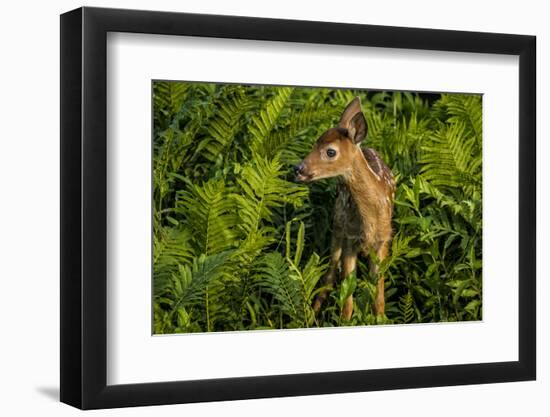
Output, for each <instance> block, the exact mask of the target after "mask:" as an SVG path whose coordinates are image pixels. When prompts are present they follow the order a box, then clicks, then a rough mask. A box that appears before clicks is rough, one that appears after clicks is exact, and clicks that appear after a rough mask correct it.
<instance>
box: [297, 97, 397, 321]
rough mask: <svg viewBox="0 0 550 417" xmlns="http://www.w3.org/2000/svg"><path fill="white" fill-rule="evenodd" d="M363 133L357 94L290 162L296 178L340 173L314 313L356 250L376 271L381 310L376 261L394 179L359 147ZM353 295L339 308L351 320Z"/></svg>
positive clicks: (385, 234)
mask: <svg viewBox="0 0 550 417" xmlns="http://www.w3.org/2000/svg"><path fill="white" fill-rule="evenodd" d="M366 136H367V120H366V119H365V116H364V115H363V112H362V110H361V102H360V100H359V97H356V98H355V99H353V101H351V103H349V104H348V106H347V107H346V109H345V110H344V112H343V113H342V116H341V118H340V122H339V123H338V126H337V127H333V128H330V129H328V130H327V131H326V132H324V133H323V134H322V135H321V137H320V138H319V139H318V140H317V143H316V144H315V146H314V148H313V150H312V151H311V153H310V154H309V155H307V156H306V157H305V159H304V160H303V161H302V162H301V163H300V164H299V165H296V166H295V167H294V171H295V174H296V180H297V181H301V182H310V181H316V180H319V179H322V178H329V177H340V178H341V181H340V183H339V185H338V195H337V197H336V203H335V206H334V218H333V230H332V243H331V259H330V266H329V269H328V271H327V273H326V275H325V277H324V284H325V289H323V290H322V291H321V292H319V294H318V295H317V297H316V299H315V301H314V304H313V309H314V311H315V313H318V312H319V310H320V309H321V305H322V304H323V302H324V301H325V300H326V298H327V297H328V292H329V290H330V289H331V288H332V286H333V284H334V282H335V279H336V276H337V275H338V273H340V279H343V278H345V277H346V276H348V275H349V274H350V273H351V272H353V271H354V270H355V268H356V263H357V255H358V254H359V253H363V255H365V256H367V257H369V258H370V256H371V254H374V255H376V258H377V260H376V259H371V262H370V269H371V271H372V272H373V273H374V274H375V276H377V280H378V281H377V295H376V299H375V303H374V313H375V314H376V315H383V314H384V306H385V301H384V277H383V276H381V275H380V273H379V271H378V264H379V262H380V261H382V260H383V259H384V258H386V257H387V256H388V252H389V245H390V242H391V237H392V226H391V220H392V213H393V200H394V196H395V180H394V178H393V175H392V172H391V170H390V169H389V168H388V167H387V165H386V164H385V163H384V161H382V159H381V158H380V156H379V155H378V153H377V152H376V151H375V150H374V149H369V148H367V149H362V148H360V144H361V142H362V141H363V139H365V137H366ZM352 313H353V296H352V295H350V296H349V297H348V298H347V299H346V301H345V304H344V307H343V309H342V311H341V315H342V318H344V319H345V320H350V319H351V315H352Z"/></svg>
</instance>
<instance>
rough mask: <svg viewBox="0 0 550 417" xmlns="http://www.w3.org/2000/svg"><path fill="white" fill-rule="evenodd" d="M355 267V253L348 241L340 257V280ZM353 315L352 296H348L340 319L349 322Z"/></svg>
mask: <svg viewBox="0 0 550 417" xmlns="http://www.w3.org/2000/svg"><path fill="white" fill-rule="evenodd" d="M356 265H357V251H355V250H354V249H353V246H352V244H351V242H350V241H349V240H348V241H347V242H346V245H345V249H344V252H343V255H342V279H345V278H346V277H347V276H348V275H349V274H351V273H352V272H353V271H355V267H356ZM352 314H353V295H350V296H348V298H346V301H345V302H344V306H343V308H342V313H341V315H342V318H343V319H344V320H350V319H351V315H352Z"/></svg>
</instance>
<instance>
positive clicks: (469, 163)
mask: <svg viewBox="0 0 550 417" xmlns="http://www.w3.org/2000/svg"><path fill="white" fill-rule="evenodd" d="M356 95H359V96H360V97H361V100H362V103H363V108H364V112H365V115H366V117H367V120H368V125H369V132H368V137H367V139H366V141H365V146H368V147H373V148H375V149H377V150H378V151H379V152H380V153H381V155H382V157H383V159H384V160H385V161H386V162H387V164H388V165H389V166H390V167H391V168H392V170H393V172H394V174H395V175H396V178H397V182H398V184H397V191H396V202H395V209H394V221H393V225H394V238H393V241H392V245H391V246H392V247H391V252H390V256H389V257H388V258H387V259H386V260H385V261H384V262H382V263H380V265H379V268H380V270H381V271H382V272H383V273H384V275H385V277H386V316H385V317H376V316H375V315H373V313H372V308H373V304H374V300H375V297H376V277H374V276H372V274H371V273H370V272H369V269H368V268H367V263H368V260H367V259H364V258H360V259H359V263H358V269H357V271H356V272H354V273H352V274H350V275H349V276H348V277H346V278H345V279H344V280H343V281H342V282H341V283H339V284H338V285H337V287H336V288H335V290H334V291H332V292H331V294H330V297H329V299H328V300H327V302H326V303H325V305H324V307H323V309H322V311H321V312H320V314H319V315H318V316H317V317H315V315H314V313H313V310H312V307H311V306H312V301H313V299H314V297H315V295H316V294H317V293H318V292H319V291H320V289H321V287H322V284H321V280H322V277H323V275H324V274H325V273H326V270H327V267H328V256H329V253H330V237H331V233H332V231H331V228H332V207H333V202H334V198H335V195H336V183H337V181H336V180H335V179H330V180H324V181H319V182H315V183H312V184H308V185H307V186H305V185H301V184H297V183H295V182H294V181H293V174H292V165H293V164H296V163H297V162H299V161H300V160H301V159H303V157H304V156H305V155H307V154H308V153H309V152H310V150H311V149H312V146H313V144H314V142H315V141H316V140H317V138H318V137H319V135H320V134H321V133H322V132H323V131H324V130H326V129H327V128H328V127H330V126H333V125H335V124H336V123H337V121H338V118H339V116H340V113H341V111H342V109H343V108H344V107H345V106H346V104H347V103H348V102H349V101H350V100H351V99H352V98H353V97H354V96H356ZM153 105H154V106H153V107H154V108H153V117H154V126H153V135H154V142H153V151H154V163H153V185H154V189H153V230H154V236H153V272H154V331H155V333H175V332H176V333H177V332H204V331H231V330H249V329H278V328H302V327H313V326H315V327H317V326H318V327H327V326H339V325H369V324H384V323H421V322H440V321H460V320H480V319H481V312H482V303H481V295H482V285H481V284H482V263H481V248H482V229H481V225H482V222H481V213H482V205H481V201H482V196H481V192H482V189H481V181H482V177H481V175H482V172H481V171H482V170H481V167H482V165H481V164H482V159H481V155H482V152H481V146H482V124H481V123H482V117H481V116H482V112H481V97H479V96H473V95H459V94H452V95H451V94H443V95H418V94H413V93H399V92H395V93H391V92H372V93H371V92H366V91H359V90H330V89H325V88H315V89H310V88H290V87H267V86H243V85H221V84H205V83H180V82H164V81H163V82H154V83H153ZM352 294H353V296H354V303H355V307H354V313H353V316H352V318H351V320H350V321H349V322H345V323H344V322H343V321H342V319H341V317H340V311H341V308H342V307H343V305H344V302H345V300H346V298H347V297H348V296H349V295H352Z"/></svg>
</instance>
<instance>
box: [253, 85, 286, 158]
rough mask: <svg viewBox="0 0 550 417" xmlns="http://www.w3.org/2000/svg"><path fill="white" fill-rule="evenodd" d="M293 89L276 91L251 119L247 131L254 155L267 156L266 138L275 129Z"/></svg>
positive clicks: (267, 145) (284, 88)
mask: <svg viewBox="0 0 550 417" xmlns="http://www.w3.org/2000/svg"><path fill="white" fill-rule="evenodd" d="M292 91H293V89H292V88H290V87H283V88H279V89H277V90H276V92H275V95H274V96H273V97H272V98H271V99H270V100H268V101H267V102H266V104H265V106H264V108H262V110H261V111H260V112H259V113H258V114H257V115H255V116H254V117H252V120H251V123H250V127H249V129H248V131H249V133H250V136H251V144H250V148H251V149H252V152H253V154H255V155H259V156H262V155H268V154H269V144H266V141H267V138H268V136H269V135H270V134H271V132H272V131H273V130H274V129H275V127H276V123H277V120H278V119H279V117H280V115H281V113H282V112H283V109H284V107H285V104H286V103H287V101H288V99H289V98H290V95H291V94H292Z"/></svg>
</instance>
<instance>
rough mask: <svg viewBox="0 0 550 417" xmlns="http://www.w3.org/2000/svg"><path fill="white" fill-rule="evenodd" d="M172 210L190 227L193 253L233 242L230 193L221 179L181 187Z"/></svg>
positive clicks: (209, 251) (220, 248)
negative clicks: (174, 208) (184, 189)
mask: <svg viewBox="0 0 550 417" xmlns="http://www.w3.org/2000/svg"><path fill="white" fill-rule="evenodd" d="M178 194H179V198H178V200H177V202H176V210H177V212H178V213H179V214H181V215H182V217H183V221H184V222H185V224H186V226H187V227H188V228H189V229H190V230H191V231H192V237H191V239H190V240H191V241H192V242H194V246H195V251H196V252H197V253H204V254H207V255H208V254H214V253H219V252H222V251H225V250H227V249H229V248H231V247H232V246H234V241H235V239H236V237H237V231H236V225H237V215H236V213H235V202H234V198H235V197H234V194H233V193H232V192H231V190H230V189H228V187H227V186H226V185H225V183H224V181H223V180H216V179H213V180H210V181H208V182H206V183H204V184H203V185H202V186H197V185H193V186H191V187H190V189H189V190H186V191H182V192H180V193H178Z"/></svg>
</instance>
